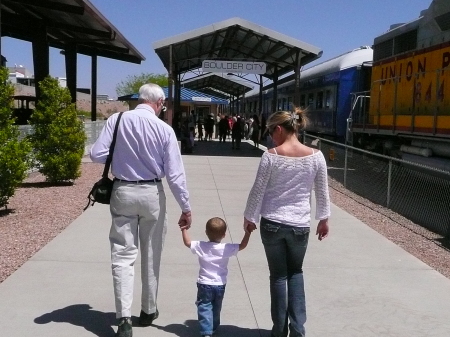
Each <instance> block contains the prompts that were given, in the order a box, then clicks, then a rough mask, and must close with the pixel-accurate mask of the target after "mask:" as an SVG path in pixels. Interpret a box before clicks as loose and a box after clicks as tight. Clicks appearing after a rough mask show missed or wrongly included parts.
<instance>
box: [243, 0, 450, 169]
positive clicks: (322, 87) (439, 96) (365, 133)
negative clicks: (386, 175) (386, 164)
mask: <svg viewBox="0 0 450 337" xmlns="http://www.w3.org/2000/svg"><path fill="white" fill-rule="evenodd" d="M294 89H295V88H294V80H293V79H292V80H288V81H285V83H283V84H280V85H278V92H277V95H278V102H277V103H278V104H277V108H278V109H280V110H282V109H288V108H289V105H292V102H293V99H292V98H293V95H294ZM272 94H273V89H272V88H268V89H267V90H266V91H265V92H264V97H265V99H268V100H270V98H271V96H272ZM256 100H257V95H255V96H253V97H248V98H247V102H250V106H252V105H251V102H252V101H256ZM300 106H301V107H302V108H304V109H306V111H307V112H308V116H309V119H310V123H309V126H308V127H307V130H306V131H308V132H310V133H313V134H317V135H320V136H323V137H325V138H333V139H335V140H338V141H340V142H343V143H347V144H349V145H353V146H356V147H361V148H364V149H368V150H372V151H375V152H380V153H384V154H387V155H391V156H395V157H400V158H403V159H406V160H408V161H414V162H419V163H422V164H425V165H430V166H434V167H437V168H440V169H444V170H447V171H450V1H448V0H433V1H432V2H431V4H430V6H429V8H428V9H425V10H423V11H422V12H421V13H420V15H419V16H418V17H417V18H416V19H413V20H412V21H410V22H407V23H401V24H393V25H391V27H390V28H389V29H388V31H386V32H385V33H383V34H381V35H379V36H377V37H375V38H374V43H373V46H363V47H359V48H356V49H354V50H352V51H349V52H348V53H345V54H343V55H339V56H337V57H335V58H333V59H331V60H327V61H325V62H322V63H320V64H317V65H315V66H313V67H311V68H309V69H306V70H301V72H300Z"/></svg>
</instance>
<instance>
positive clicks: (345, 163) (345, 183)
mask: <svg viewBox="0 0 450 337" xmlns="http://www.w3.org/2000/svg"><path fill="white" fill-rule="evenodd" d="M347 164H348V147H347V145H345V160H344V187H347V168H348V166H347Z"/></svg>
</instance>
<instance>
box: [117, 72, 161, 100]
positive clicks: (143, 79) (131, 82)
mask: <svg viewBox="0 0 450 337" xmlns="http://www.w3.org/2000/svg"><path fill="white" fill-rule="evenodd" d="M147 83H155V84H158V85H159V86H161V87H166V86H167V85H168V84H169V79H168V78H167V75H166V74H154V73H142V74H140V75H129V76H128V77H127V78H126V79H125V80H123V81H121V82H120V83H119V84H117V86H116V93H117V95H118V96H125V95H131V94H136V93H137V92H139V88H140V87H141V86H142V85H144V84H147Z"/></svg>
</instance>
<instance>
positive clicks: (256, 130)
mask: <svg viewBox="0 0 450 337" xmlns="http://www.w3.org/2000/svg"><path fill="white" fill-rule="evenodd" d="M251 128H252V137H251V138H252V140H253V143H254V144H255V147H254V149H257V148H259V140H260V139H261V135H260V131H261V126H260V125H259V118H258V116H257V115H253V122H252V126H251Z"/></svg>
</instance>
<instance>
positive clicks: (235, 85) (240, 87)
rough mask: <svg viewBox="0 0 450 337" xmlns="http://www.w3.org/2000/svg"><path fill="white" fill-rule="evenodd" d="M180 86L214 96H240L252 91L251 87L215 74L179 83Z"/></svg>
mask: <svg viewBox="0 0 450 337" xmlns="http://www.w3.org/2000/svg"><path fill="white" fill-rule="evenodd" d="M181 86H182V87H185V88H189V89H193V90H198V91H202V92H205V93H210V94H211V95H215V94H214V93H213V92H216V93H218V94H221V95H223V94H227V95H231V96H240V95H242V94H244V93H247V92H249V91H251V90H253V86H250V85H248V84H245V83H242V82H237V81H234V80H231V79H229V78H227V77H222V76H219V75H217V74H213V73H207V74H204V75H200V76H197V77H194V78H190V79H187V80H185V81H183V82H181Z"/></svg>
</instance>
